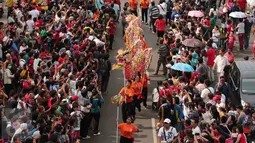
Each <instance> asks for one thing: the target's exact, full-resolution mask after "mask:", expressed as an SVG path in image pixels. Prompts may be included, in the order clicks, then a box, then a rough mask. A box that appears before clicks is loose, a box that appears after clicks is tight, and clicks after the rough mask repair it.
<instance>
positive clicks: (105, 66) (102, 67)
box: [100, 60, 109, 74]
mask: <svg viewBox="0 0 255 143" xmlns="http://www.w3.org/2000/svg"><path fill="white" fill-rule="evenodd" d="M108 71H109V66H108V61H107V60H103V61H102V62H101V64H100V72H101V73H102V74H105V73H107V72H108Z"/></svg>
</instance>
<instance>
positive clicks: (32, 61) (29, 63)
mask: <svg viewBox="0 0 255 143" xmlns="http://www.w3.org/2000/svg"><path fill="white" fill-rule="evenodd" d="M27 63H28V71H29V72H31V71H34V67H33V66H34V58H29V59H28V62H27Z"/></svg>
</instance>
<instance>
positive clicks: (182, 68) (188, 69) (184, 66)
mask: <svg viewBox="0 0 255 143" xmlns="http://www.w3.org/2000/svg"><path fill="white" fill-rule="evenodd" d="M171 68H172V69H174V70H177V71H182V72H194V69H193V67H192V66H191V65H189V64H185V63H176V64H174V65H173V66H171Z"/></svg>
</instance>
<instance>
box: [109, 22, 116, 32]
mask: <svg viewBox="0 0 255 143" xmlns="http://www.w3.org/2000/svg"><path fill="white" fill-rule="evenodd" d="M109 26H110V31H109V33H110V35H114V34H115V23H114V22H111V23H110V24H109Z"/></svg>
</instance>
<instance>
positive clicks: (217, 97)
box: [213, 95, 221, 101]
mask: <svg viewBox="0 0 255 143" xmlns="http://www.w3.org/2000/svg"><path fill="white" fill-rule="evenodd" d="M213 100H214V101H217V100H221V96H220V95H216V96H214V97H213Z"/></svg>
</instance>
